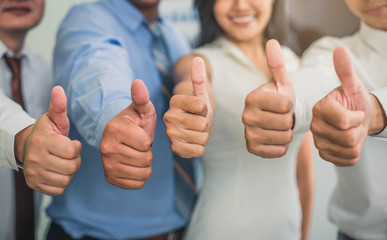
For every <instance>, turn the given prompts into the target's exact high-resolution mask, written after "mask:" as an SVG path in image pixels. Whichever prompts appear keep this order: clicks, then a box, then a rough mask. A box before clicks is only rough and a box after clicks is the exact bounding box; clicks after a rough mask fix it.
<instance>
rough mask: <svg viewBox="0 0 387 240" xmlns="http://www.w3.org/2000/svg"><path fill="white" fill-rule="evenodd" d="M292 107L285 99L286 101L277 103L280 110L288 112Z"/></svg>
mask: <svg viewBox="0 0 387 240" xmlns="http://www.w3.org/2000/svg"><path fill="white" fill-rule="evenodd" d="M292 107H293V104H292V103H291V102H290V101H288V100H286V101H280V102H279V103H278V108H279V110H280V111H281V112H289V111H290V110H291V109H292Z"/></svg>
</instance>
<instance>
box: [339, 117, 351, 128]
mask: <svg viewBox="0 0 387 240" xmlns="http://www.w3.org/2000/svg"><path fill="white" fill-rule="evenodd" d="M337 122H338V127H339V128H341V129H347V126H348V125H349V121H348V119H347V118H346V117H345V116H344V115H341V116H340V117H339V119H338V121H337Z"/></svg>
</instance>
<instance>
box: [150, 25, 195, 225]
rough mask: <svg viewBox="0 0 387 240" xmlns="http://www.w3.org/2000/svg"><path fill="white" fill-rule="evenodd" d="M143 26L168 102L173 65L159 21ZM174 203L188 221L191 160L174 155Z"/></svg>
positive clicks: (191, 199) (192, 187)
mask: <svg viewBox="0 0 387 240" xmlns="http://www.w3.org/2000/svg"><path fill="white" fill-rule="evenodd" d="M144 24H145V25H146V27H147V28H148V29H149V31H150V32H151V33H152V36H153V38H152V49H151V50H152V57H153V61H154V63H155V65H156V67H157V69H158V71H159V74H160V78H161V80H162V90H163V93H164V96H165V97H166V98H167V100H169V99H170V98H171V96H172V90H173V87H174V84H173V81H172V76H173V65H172V63H171V61H170V57H169V54H168V48H167V45H166V43H165V41H164V38H163V35H162V31H161V28H160V25H159V19H155V20H144ZM174 173H175V184H176V188H175V202H176V207H177V210H178V212H179V213H180V214H181V215H182V217H183V218H184V219H185V220H187V221H188V219H189V217H190V215H191V212H192V210H193V208H194V206H195V202H196V198H197V190H196V187H195V183H194V180H193V179H194V170H193V159H184V158H182V157H180V156H178V155H176V154H174Z"/></svg>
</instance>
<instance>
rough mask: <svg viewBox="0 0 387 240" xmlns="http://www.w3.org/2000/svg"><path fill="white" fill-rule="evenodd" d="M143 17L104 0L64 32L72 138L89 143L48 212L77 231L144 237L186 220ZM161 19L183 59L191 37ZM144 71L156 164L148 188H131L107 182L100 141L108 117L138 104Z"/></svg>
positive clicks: (57, 69) (59, 72) (124, 4)
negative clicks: (137, 85)
mask: <svg viewBox="0 0 387 240" xmlns="http://www.w3.org/2000/svg"><path fill="white" fill-rule="evenodd" d="M143 20H144V16H143V15H142V14H141V13H140V12H139V11H138V10H137V9H136V8H135V7H134V6H133V5H132V4H131V3H130V2H129V1H127V0H102V1H99V2H94V3H87V4H82V5H78V6H75V7H74V8H73V9H72V10H71V11H70V13H69V14H68V16H67V17H66V18H65V19H64V21H63V22H62V24H61V26H60V28H59V32H58V34H57V45H56V48H55V55H54V73H55V78H56V80H57V83H58V84H60V85H61V86H63V87H64V89H65V90H66V94H67V97H68V114H69V118H70V122H71V130H70V138H72V139H79V140H80V141H81V143H82V145H83V149H82V153H81V156H82V165H81V168H80V169H79V171H78V172H77V173H76V174H75V176H74V178H73V179H72V182H71V183H70V185H69V186H68V187H67V189H66V191H65V192H64V194H63V195H61V196H56V197H54V198H53V202H52V204H51V205H50V206H49V208H48V209H47V213H48V215H49V216H50V217H51V218H52V219H53V221H55V222H56V223H57V224H59V225H61V226H62V228H63V229H64V230H65V231H66V232H67V233H68V234H70V235H71V236H72V237H73V238H80V237H82V236H85V235H87V236H91V237H95V238H101V239H131V238H142V237H148V236H152V235H158V234H161V233H166V232H168V231H171V230H174V229H178V228H180V227H182V226H184V225H185V224H186V222H185V221H184V220H183V219H182V217H181V216H180V215H179V214H178V213H177V212H176V210H175V207H174V191H175V189H174V188H175V187H174V177H173V154H172V151H171V148H170V141H169V139H168V137H167V136H166V129H165V125H164V123H163V115H164V113H165V111H166V110H167V109H168V105H169V103H168V102H167V101H166V100H165V97H164V96H163V92H162V90H161V84H162V83H161V79H160V76H159V72H158V70H157V68H156V66H155V65H154V63H153V59H152V55H151V40H152V35H151V33H150V32H149V31H148V30H147V28H146V27H145V26H144V24H143ZM161 27H162V32H163V34H164V36H166V39H165V40H166V44H167V46H168V49H169V51H170V52H169V54H170V57H171V60H172V62H173V63H175V62H176V61H177V60H178V59H179V58H180V57H181V56H182V55H184V54H187V53H189V51H190V48H189V44H188V42H187V40H186V39H184V37H183V36H182V35H181V34H180V33H178V32H177V31H176V30H174V29H173V28H172V26H171V25H170V24H169V23H168V22H166V21H165V20H162V21H161ZM137 78H139V79H142V80H143V81H144V82H145V84H146V86H147V87H148V90H149V94H150V98H151V101H152V103H153V104H154V106H155V108H156V112H157V127H156V134H155V139H154V142H153V147H152V150H153V154H154V157H153V164H152V170H153V171H152V177H151V178H150V179H149V180H148V181H147V183H146V186H145V187H144V188H143V189H141V190H124V189H121V188H118V187H115V186H113V185H111V184H109V183H108V182H106V180H105V177H104V172H103V168H102V163H101V156H100V153H99V150H98V149H99V144H100V142H101V138H102V134H103V131H104V128H105V125H106V124H107V122H109V121H110V120H111V119H112V118H113V117H115V116H116V115H117V114H118V113H119V112H120V111H122V110H123V109H124V108H126V107H127V106H129V105H130V104H131V95H130V86H131V83H132V81H133V80H134V79H137ZM122 127H125V126H122Z"/></svg>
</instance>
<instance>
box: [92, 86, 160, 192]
mask: <svg viewBox="0 0 387 240" xmlns="http://www.w3.org/2000/svg"><path fill="white" fill-rule="evenodd" d="M131 95H132V100H133V102H132V104H130V106H128V107H127V108H125V109H124V110H122V111H121V112H120V113H119V114H117V116H115V117H114V118H113V119H112V120H110V121H109V122H108V123H107V124H106V126H105V129H104V132H103V136H102V141H101V145H100V152H101V158H102V166H103V169H104V171H105V178H106V181H108V182H109V183H110V184H112V185H115V186H117V187H120V188H124V189H132V190H133V189H140V188H143V187H144V186H145V183H146V181H147V180H148V179H149V178H150V177H151V174H152V160H153V153H152V148H151V146H152V142H153V138H154V136H155V130H156V120H157V116H156V111H155V108H154V106H153V104H152V102H151V101H150V99H149V93H148V89H147V88H146V86H145V84H144V83H143V82H142V81H141V80H135V81H134V82H133V83H132V89H131Z"/></svg>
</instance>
